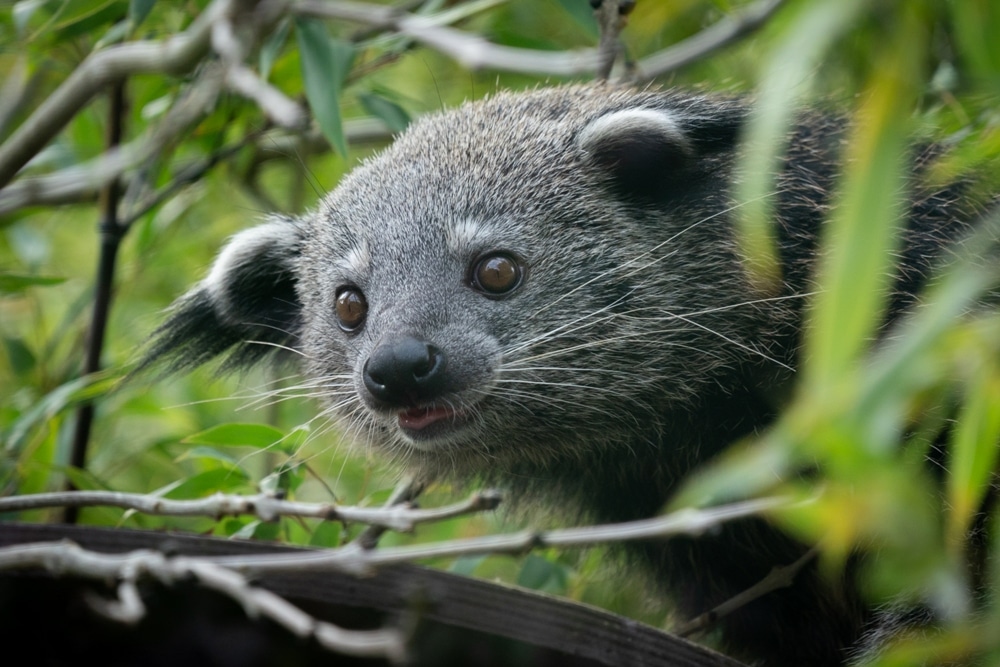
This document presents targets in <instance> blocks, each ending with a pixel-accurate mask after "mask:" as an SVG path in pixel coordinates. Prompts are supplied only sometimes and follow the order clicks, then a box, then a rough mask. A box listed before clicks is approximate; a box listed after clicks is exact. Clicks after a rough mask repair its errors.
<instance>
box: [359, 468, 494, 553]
mask: <svg viewBox="0 0 1000 667" xmlns="http://www.w3.org/2000/svg"><path fill="white" fill-rule="evenodd" d="M426 487H427V483H426V482H425V481H423V480H421V481H417V480H415V479H413V478H407V479H404V480H403V481H402V482H400V483H399V484H398V485H397V486H396V488H395V489H393V490H392V495H391V496H389V500H387V501H386V502H385V505H384V507H397V506H399V505H404V504H410V503H412V502H413V501H414V500H416V499H417V497H418V496H419V495H420V494H421V493H423V492H424V489H425V488H426ZM497 501H498V502H499V497H498V498H497ZM384 533H385V528H383V527H381V526H376V525H374V524H373V525H369V526H368V527H367V528H365V529H364V530H363V531H361V534H359V535H358V536H357V537H356V538H354V541H355V542H357V543H358V544H359V545H361V547H362V548H364V549H374V548H375V547H376V546H377V545H378V541H379V538H381V537H382V535H383V534H384Z"/></svg>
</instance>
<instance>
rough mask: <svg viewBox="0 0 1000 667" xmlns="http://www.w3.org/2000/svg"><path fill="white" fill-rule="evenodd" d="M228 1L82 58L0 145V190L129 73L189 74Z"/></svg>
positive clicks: (205, 51) (216, 0) (213, 3)
mask: <svg viewBox="0 0 1000 667" xmlns="http://www.w3.org/2000/svg"><path fill="white" fill-rule="evenodd" d="M231 1H232V0H214V2H212V4H211V5H209V6H208V8H206V9H205V11H204V12H202V13H201V14H200V15H199V16H198V18H196V19H195V20H194V22H193V23H192V24H191V26H190V27H189V28H188V29H187V30H185V31H184V32H182V33H180V34H178V35H173V36H171V37H168V38H167V39H164V40H162V41H159V42H153V41H144V42H131V43H128V44H121V45H118V46H112V47H109V48H108V49H106V50H104V51H98V52H97V53H93V54H91V55H90V56H88V57H87V59H86V60H84V61H83V63H82V64H81V65H80V66H79V67H77V68H76V69H75V70H73V73H72V74H70V76H69V78H67V79H66V80H65V81H64V82H63V83H62V84H61V85H60V86H59V87H58V88H56V90H55V91H54V92H53V93H52V94H51V95H49V96H48V97H47V98H46V99H45V101H44V102H42V104H41V106H39V107H38V109H36V110H35V112H34V113H32V114H31V116H29V117H28V119H27V120H25V121H24V123H23V124H22V125H21V126H20V127H18V128H17V130H16V131H15V132H14V133H13V134H12V135H11V137H10V138H9V139H8V140H7V141H5V142H4V143H3V144H2V145H0V188H2V187H3V186H5V185H7V183H9V182H10V180H11V179H12V178H13V177H14V175H15V174H16V173H17V172H18V170H19V169H20V168H21V167H23V166H24V165H25V164H27V162H28V160H30V159H31V158H32V157H34V156H35V155H36V154H37V153H38V151H40V150H41V149H42V148H43V147H44V146H45V145H46V144H47V143H48V142H49V141H50V140H51V139H52V138H53V137H54V136H55V135H56V134H57V133H58V132H59V131H60V130H61V129H62V128H63V127H64V126H65V125H66V123H68V122H69V121H70V119H71V118H73V116H75V115H76V113H77V112H78V111H79V110H80V109H81V108H83V106H84V105H86V104H87V102H89V101H90V99H91V98H92V97H93V96H94V95H96V94H97V93H99V92H100V91H101V90H104V88H105V86H107V85H109V84H112V83H115V82H117V81H121V80H123V79H124V78H126V77H128V76H131V75H133V74H148V73H158V72H166V73H172V74H183V73H185V72H188V71H189V70H190V69H191V68H193V67H194V66H195V64H197V63H198V62H199V61H200V60H201V58H202V57H203V56H204V55H205V53H207V52H208V48H209V39H210V33H211V27H212V23H213V22H214V21H215V20H216V19H217V18H218V17H219V16H222V15H224V14H225V13H227V12H228V11H229V8H230V5H231Z"/></svg>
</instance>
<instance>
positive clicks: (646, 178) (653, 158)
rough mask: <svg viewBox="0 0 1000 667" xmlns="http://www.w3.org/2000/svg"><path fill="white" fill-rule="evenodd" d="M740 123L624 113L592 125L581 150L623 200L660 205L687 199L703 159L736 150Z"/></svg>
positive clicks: (582, 136) (730, 119) (638, 110)
mask: <svg viewBox="0 0 1000 667" xmlns="http://www.w3.org/2000/svg"><path fill="white" fill-rule="evenodd" d="M739 120H740V119H738V118H735V117H720V118H718V119H712V122H709V119H705V118H688V117H680V116H678V114H677V113H676V112H673V111H670V110H667V109H648V108H636V109H622V110H620V111H612V112H609V113H606V114H605V115H603V116H600V117H598V118H595V119H594V120H592V121H591V122H590V123H589V124H587V125H586V126H585V127H584V128H583V130H581V131H580V133H579V135H578V136H577V145H578V147H579V149H580V150H581V151H582V152H583V155H584V160H585V161H586V162H589V163H590V164H593V165H594V166H596V167H597V168H598V169H599V170H600V171H601V172H602V173H603V174H604V175H605V177H606V178H607V179H608V182H609V183H610V185H611V187H612V188H613V189H614V191H615V192H616V193H617V194H618V195H619V196H621V197H623V198H625V199H629V200H639V201H654V202H659V201H663V200H665V199H668V198H670V197H672V196H674V195H676V194H683V193H684V191H685V188H686V187H687V186H689V185H690V184H691V181H692V179H695V178H697V177H698V174H699V173H700V172H701V165H700V161H701V159H702V158H704V157H707V156H708V155H710V154H711V153H714V152H716V151H718V150H719V149H720V148H722V147H727V148H728V149H730V150H731V149H733V148H735V144H736V138H737V135H738V132H739Z"/></svg>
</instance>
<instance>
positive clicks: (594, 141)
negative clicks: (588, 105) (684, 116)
mask: <svg viewBox="0 0 1000 667" xmlns="http://www.w3.org/2000/svg"><path fill="white" fill-rule="evenodd" d="M577 141H578V144H579V146H580V148H582V149H583V150H584V151H586V152H588V153H593V152H600V151H602V150H606V149H608V148H610V147H613V146H614V145H616V144H619V143H622V142H625V143H631V142H635V141H644V142H650V143H656V144H661V145H673V146H675V147H676V148H678V149H680V150H681V151H682V152H685V153H687V152H689V151H690V146H689V145H688V140H687V137H685V136H684V131H683V130H682V129H681V127H680V124H679V123H678V122H677V119H676V117H675V116H674V114H672V113H670V112H669V111H663V110H660V109H622V110H621V111H612V112H610V113H607V114H605V115H603V116H601V117H600V118H597V119H595V120H593V121H591V122H590V124H589V125H587V126H586V127H585V128H583V130H582V131H581V132H580V135H579V137H578V138H577Z"/></svg>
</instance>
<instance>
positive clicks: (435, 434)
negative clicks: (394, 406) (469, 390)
mask: <svg viewBox="0 0 1000 667" xmlns="http://www.w3.org/2000/svg"><path fill="white" fill-rule="evenodd" d="M396 421H397V424H398V425H399V430H400V431H402V432H403V434H404V435H406V437H407V438H408V439H409V440H410V441H411V442H412V443H413V446H414V447H416V448H417V449H424V450H430V449H436V448H439V447H442V446H445V445H447V444H450V443H452V442H454V440H455V438H456V436H458V435H459V434H460V433H461V432H462V431H464V430H465V427H466V425H467V424H466V422H467V419H466V416H465V413H463V412H462V411H461V410H456V409H455V408H452V407H449V406H445V405H428V406H422V407H417V408H410V409H408V410H402V411H400V412H398V413H397V415H396Z"/></svg>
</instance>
